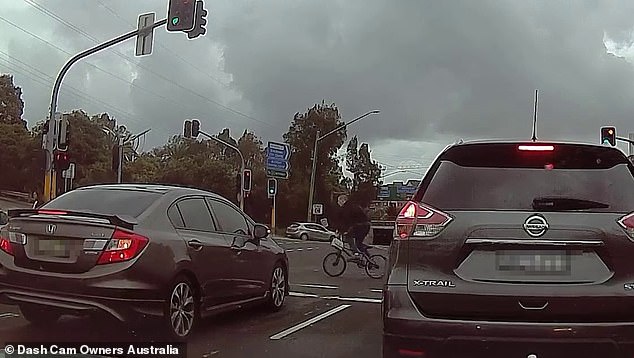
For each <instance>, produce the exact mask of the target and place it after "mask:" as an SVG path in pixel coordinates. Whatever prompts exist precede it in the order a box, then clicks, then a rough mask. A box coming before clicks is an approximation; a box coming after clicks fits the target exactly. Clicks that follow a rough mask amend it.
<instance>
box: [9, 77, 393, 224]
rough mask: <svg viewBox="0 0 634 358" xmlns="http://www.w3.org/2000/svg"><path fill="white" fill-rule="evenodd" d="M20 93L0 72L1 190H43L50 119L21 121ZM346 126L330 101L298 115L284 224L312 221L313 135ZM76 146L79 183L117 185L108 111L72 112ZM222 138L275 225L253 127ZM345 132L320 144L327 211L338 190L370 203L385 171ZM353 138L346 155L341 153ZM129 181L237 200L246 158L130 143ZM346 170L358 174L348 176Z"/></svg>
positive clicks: (282, 196) (260, 216)
mask: <svg viewBox="0 0 634 358" xmlns="http://www.w3.org/2000/svg"><path fill="white" fill-rule="evenodd" d="M23 111H24V102H23V101H22V91H21V89H20V88H19V87H17V86H15V85H14V83H13V78H12V76H11V75H2V76H0V189H4V190H15V191H24V192H29V193H31V192H36V193H42V187H43V178H44V169H45V153H44V150H43V149H42V135H43V134H42V133H43V131H42V129H43V125H44V120H42V121H39V122H37V123H35V124H34V125H32V126H31V128H29V126H28V125H27V121H25V120H24V119H23ZM342 124H343V121H342V120H341V116H340V113H339V110H338V108H337V106H336V105H335V104H326V103H325V102H324V101H322V102H321V103H318V104H315V105H314V106H313V107H310V108H308V109H306V110H305V111H303V112H298V113H296V114H295V115H294V116H293V117H292V119H291V120H290V125H289V128H288V130H287V131H286V133H284V135H283V140H284V142H285V143H287V144H288V145H289V147H290V149H291V157H290V165H291V167H290V176H289V178H288V179H287V180H278V194H277V197H276V208H277V212H276V220H277V223H278V225H277V226H278V227H285V226H286V225H288V224H290V223H291V222H294V221H304V220H306V215H307V211H308V195H309V185H310V174H311V169H312V168H311V164H312V161H311V160H312V151H313V143H314V137H315V135H316V134H317V131H320V132H321V133H326V132H328V131H331V130H332V129H334V128H336V127H338V126H340V125H342ZM69 125H70V128H71V129H70V145H69V149H68V153H69V155H70V158H71V161H72V162H73V163H75V165H76V172H75V179H74V183H73V186H74V187H78V186H84V185H91V184H100V183H113V182H116V173H115V172H114V171H113V168H112V167H113V165H112V162H113V154H114V153H113V148H114V147H115V142H116V141H115V138H114V137H113V136H112V135H111V134H108V132H107V131H104V127H108V128H111V129H114V128H115V126H116V121H115V120H114V119H113V118H111V117H110V116H109V115H108V114H107V113H101V114H96V115H90V114H88V113H86V112H85V111H83V110H80V109H78V110H73V111H71V112H70V113H69ZM217 136H218V138H219V139H221V140H222V141H225V142H227V143H231V144H233V145H236V146H237V147H238V148H239V149H240V151H241V152H242V153H243V155H244V158H245V161H246V167H247V168H248V169H251V171H252V175H251V177H252V189H251V191H250V193H249V194H248V196H247V197H246V199H245V211H246V212H247V213H248V214H249V215H250V216H251V217H253V218H254V220H256V221H259V222H262V223H269V222H270V218H271V206H272V201H271V199H269V198H268V196H267V176H266V157H265V148H264V143H263V142H262V140H261V139H260V138H259V137H258V136H257V135H256V134H255V133H253V132H249V131H246V130H245V131H244V132H243V133H242V134H241V136H240V137H239V138H234V137H232V135H231V133H230V131H229V129H223V130H222V131H221V132H219V133H218V135H217ZM347 139H348V138H347V133H346V129H345V128H343V129H341V130H340V131H338V132H336V133H333V134H332V135H330V136H328V137H326V138H324V139H323V140H321V141H320V143H319V146H318V153H317V160H318V161H317V170H316V176H315V178H316V180H315V200H314V202H315V203H322V204H324V207H325V212H324V216H326V217H327V216H328V213H329V212H331V210H332V208H333V206H334V205H336V198H337V196H338V194H340V193H346V194H349V195H350V197H351V200H356V201H359V202H366V203H367V202H369V201H370V200H373V199H374V198H375V197H376V190H377V186H378V185H380V177H381V170H380V168H379V166H378V164H377V163H376V162H375V161H373V160H372V159H371V155H370V149H369V146H368V145H367V144H366V143H361V144H359V140H358V138H357V137H356V136H355V137H353V138H351V139H350V140H349V141H348V140H347ZM346 141H347V142H348V144H347V147H346V151H345V158H342V157H341V156H339V155H338V153H339V151H340V149H341V148H343V146H344V144H345V143H346ZM124 154H125V155H124V164H123V171H122V181H123V182H139V183H161V184H175V185H184V186H191V187H196V188H201V189H205V190H209V191H212V192H215V193H218V194H220V195H222V196H224V197H225V198H227V199H229V200H232V201H233V202H236V203H237V201H238V196H237V195H238V193H239V172H240V160H239V157H238V155H237V153H235V152H234V151H232V150H231V149H228V148H227V147H226V146H223V145H222V144H220V143H217V142H215V141H211V140H205V139H199V140H191V139H186V138H183V136H182V135H181V133H179V134H176V135H174V136H172V137H171V138H170V139H169V140H168V141H167V143H165V144H164V145H162V146H159V147H156V148H153V149H151V150H149V151H146V152H143V153H137V152H136V151H135V150H134V148H133V147H132V146H131V145H127V146H125V147H124ZM342 159H345V161H344V162H345V164H344V166H345V169H347V170H348V171H349V172H350V173H351V174H352V175H351V176H350V177H347V176H344V167H343V166H342V165H341V164H340V162H341V161H342Z"/></svg>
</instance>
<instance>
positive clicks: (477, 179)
mask: <svg viewBox="0 0 634 358" xmlns="http://www.w3.org/2000/svg"><path fill="white" fill-rule="evenodd" d="M518 147H519V145H518V144H495V145H491V144H488V145H464V146H460V147H454V148H452V149H449V150H448V151H447V152H446V153H445V154H443V155H442V156H441V157H440V158H439V160H438V162H437V163H435V165H434V166H433V167H432V170H430V172H429V173H428V174H427V176H426V178H425V180H424V181H423V184H422V186H421V189H420V191H419V193H417V196H416V199H417V200H419V201H422V202H425V203H427V204H430V205H432V206H435V207H437V208H439V209H444V210H461V209H465V210H532V209H533V200H534V199H535V198H539V197H564V198H575V199H580V200H589V201H596V202H600V203H605V204H607V205H609V207H607V208H592V209H588V210H590V211H603V212H631V211H632V210H634V175H633V170H634V168H633V167H632V164H631V163H629V161H628V159H627V158H626V157H625V155H623V154H622V153H620V152H619V151H618V150H615V149H613V148H603V147H596V146H585V145H568V144H566V145H557V144H554V145H552V150H550V148H548V146H547V147H545V148H547V150H544V151H535V150H519V148H518Z"/></svg>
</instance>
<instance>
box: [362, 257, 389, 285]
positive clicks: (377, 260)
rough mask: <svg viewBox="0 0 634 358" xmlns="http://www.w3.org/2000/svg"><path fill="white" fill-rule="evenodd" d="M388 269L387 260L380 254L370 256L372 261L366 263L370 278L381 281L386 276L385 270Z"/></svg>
mask: <svg viewBox="0 0 634 358" xmlns="http://www.w3.org/2000/svg"><path fill="white" fill-rule="evenodd" d="M386 268H387V258H386V257H385V256H383V255H380V254H375V255H372V256H370V260H368V261H367V262H366V265H365V273H367V274H368V276H370V277H372V278H375V279H379V278H382V277H383V276H385V270H386Z"/></svg>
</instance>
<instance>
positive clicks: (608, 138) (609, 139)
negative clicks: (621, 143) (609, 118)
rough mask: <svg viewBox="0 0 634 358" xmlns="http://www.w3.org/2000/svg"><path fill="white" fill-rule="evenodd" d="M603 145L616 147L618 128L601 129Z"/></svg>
mask: <svg viewBox="0 0 634 358" xmlns="http://www.w3.org/2000/svg"><path fill="white" fill-rule="evenodd" d="M601 144H604V145H607V144H609V145H611V146H613V147H614V146H616V128H615V127H601Z"/></svg>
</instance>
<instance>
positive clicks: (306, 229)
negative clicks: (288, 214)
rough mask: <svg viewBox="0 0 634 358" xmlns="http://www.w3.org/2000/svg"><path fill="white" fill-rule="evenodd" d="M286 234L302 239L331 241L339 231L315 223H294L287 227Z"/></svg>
mask: <svg viewBox="0 0 634 358" xmlns="http://www.w3.org/2000/svg"><path fill="white" fill-rule="evenodd" d="M286 236H287V237H290V238H293V239H301V240H319V241H331V240H332V239H333V238H334V237H336V236H337V233H335V232H333V231H330V230H328V229H326V228H325V227H324V226H322V225H319V224H315V223H294V224H292V225H291V226H289V227H288V228H287V229H286Z"/></svg>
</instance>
